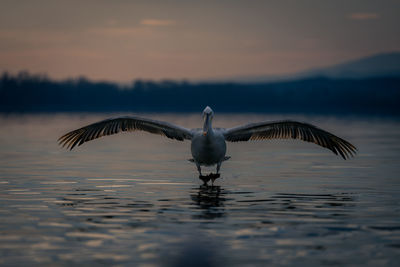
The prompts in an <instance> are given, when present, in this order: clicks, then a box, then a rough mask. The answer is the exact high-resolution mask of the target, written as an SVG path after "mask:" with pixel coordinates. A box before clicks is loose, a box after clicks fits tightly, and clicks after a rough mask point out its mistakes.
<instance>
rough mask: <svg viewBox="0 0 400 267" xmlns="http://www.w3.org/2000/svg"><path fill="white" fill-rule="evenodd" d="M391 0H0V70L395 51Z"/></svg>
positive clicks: (246, 62)
mask: <svg viewBox="0 0 400 267" xmlns="http://www.w3.org/2000/svg"><path fill="white" fill-rule="evenodd" d="M399 14H400V1H398V0H391V1H389V0H380V1H378V0H375V1H370V0H296V1H295V0H292V1H289V0H276V1H268V0H264V1H257V0H246V1H235V0H229V1H225V0H220V1H217V0H215V1H208V0H202V1H195V0H186V1H184V0H182V1H177V0H175V1H169V0H162V1H151V0H147V1H135V0H133V1H132V0H131V1H128V0H114V1H107V0H96V1H95V0H86V1H84V0H80V1H75V0H69V1H67V0H65V1H59V0H36V1H32V0H27V1H26V0H18V1H15V0H0V71H1V72H4V71H8V72H10V73H17V72H19V71H21V70H27V71H29V72H31V73H35V74H36V73H37V74H47V75H48V76H49V77H51V78H55V79H65V78H74V77H78V76H85V77H87V78H89V79H92V80H110V81H118V82H129V81H132V80H134V79H154V80H160V79H188V80H202V79H227V78H232V77H251V76H262V75H267V76H269V75H282V74H290V73H296V72H299V71H304V70H309V69H313V68H317V67H322V66H330V65H333V64H337V63H342V62H345V61H348V60H352V59H358V58H361V57H365V56H369V55H372V54H376V53H384V52H393V51H400V27H399V25H400V16H399Z"/></svg>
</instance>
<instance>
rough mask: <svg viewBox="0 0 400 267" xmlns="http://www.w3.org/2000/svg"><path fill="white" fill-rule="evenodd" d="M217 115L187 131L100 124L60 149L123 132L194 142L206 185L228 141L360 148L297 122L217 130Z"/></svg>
mask: <svg viewBox="0 0 400 267" xmlns="http://www.w3.org/2000/svg"><path fill="white" fill-rule="evenodd" d="M213 117H214V112H213V110H212V109H211V108H210V107H206V108H205V109H204V111H203V120H204V124H203V128H197V129H187V128H184V127H181V126H177V125H175V124H172V123H168V122H163V121H157V120H151V119H147V118H140V117H120V118H114V119H108V120H104V121H100V122H96V123H93V124H90V125H87V126H85V127H82V128H79V129H77V130H74V131H71V132H69V133H67V134H65V135H63V136H61V137H60V138H59V139H58V141H59V143H60V145H62V146H66V147H67V148H69V149H71V150H72V149H73V148H74V147H75V146H80V145H82V144H83V143H85V142H88V141H91V140H93V139H97V138H99V137H102V136H107V135H112V134H116V133H119V132H123V131H138V130H139V131H146V132H150V133H153V134H158V135H163V136H166V137H168V138H171V139H175V140H178V141H184V140H191V152H192V156H193V159H192V160H190V161H192V162H194V163H195V164H196V167H197V170H198V171H199V174H200V179H202V180H203V181H204V183H205V184H207V182H208V181H209V180H212V182H214V180H215V179H216V178H218V177H219V176H220V174H219V170H220V167H221V164H222V162H223V161H224V160H227V159H229V157H226V155H225V154H226V141H229V142H239V141H250V140H267V139H278V138H279V139H299V140H302V141H306V142H311V143H315V144H317V145H319V146H322V147H325V148H327V149H329V150H331V151H332V152H333V153H335V154H336V155H340V156H342V158H343V159H347V158H349V157H350V156H354V154H355V153H356V151H357V148H356V147H355V146H354V145H352V144H351V143H349V142H347V141H346V140H344V139H342V138H340V137H337V136H335V135H333V134H331V133H329V132H327V131H324V130H322V129H320V128H317V127H315V126H313V125H311V124H307V123H302V122H297V121H277V122H258V123H250V124H246V125H242V126H238V127H233V128H228V129H225V128H213V126H212V119H213ZM212 165H217V169H216V170H217V173H216V174H210V175H208V176H203V175H202V173H201V166H212Z"/></svg>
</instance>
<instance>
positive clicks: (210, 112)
mask: <svg viewBox="0 0 400 267" xmlns="http://www.w3.org/2000/svg"><path fill="white" fill-rule="evenodd" d="M206 115H210V116H211V117H212V116H214V111H213V110H212V109H211V108H210V107H209V106H207V107H206V108H205V109H204V110H203V117H205V116H206Z"/></svg>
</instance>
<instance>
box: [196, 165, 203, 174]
mask: <svg viewBox="0 0 400 267" xmlns="http://www.w3.org/2000/svg"><path fill="white" fill-rule="evenodd" d="M196 167H197V170H198V171H199V174H200V176H203V175H202V174H201V167H200V164H199V163H197V162H196Z"/></svg>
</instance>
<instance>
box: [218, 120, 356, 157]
mask: <svg viewBox="0 0 400 267" xmlns="http://www.w3.org/2000/svg"><path fill="white" fill-rule="evenodd" d="M224 135H225V139H226V140H227V141H230V142H239V141H249V140H265V139H299V140H302V141H306V142H311V143H314V144H317V145H319V146H322V147H325V148H327V149H329V150H331V151H332V152H333V153H335V154H336V155H338V154H339V155H340V156H342V158H344V159H347V158H349V157H350V156H354V154H355V153H356V151H357V148H356V147H355V146H354V145H352V144H351V143H349V142H347V141H346V140H344V139H342V138H340V137H337V136H335V135H333V134H331V133H329V132H327V131H324V130H322V129H320V128H317V127H315V126H314V125H311V124H308V123H302V122H297V121H277V122H260V123H252V124H247V125H244V126H239V127H234V128H230V129H226V130H225V132H224Z"/></svg>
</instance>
